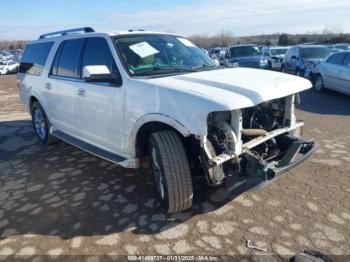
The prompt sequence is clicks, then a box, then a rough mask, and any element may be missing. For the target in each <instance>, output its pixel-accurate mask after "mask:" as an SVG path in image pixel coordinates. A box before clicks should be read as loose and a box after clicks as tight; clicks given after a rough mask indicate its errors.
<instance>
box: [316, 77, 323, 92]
mask: <svg viewBox="0 0 350 262" xmlns="http://www.w3.org/2000/svg"><path fill="white" fill-rule="evenodd" d="M314 87H315V90H316V91H317V92H322V91H323V90H324V82H323V77H322V76H321V75H320V74H317V75H316V78H315V84H314Z"/></svg>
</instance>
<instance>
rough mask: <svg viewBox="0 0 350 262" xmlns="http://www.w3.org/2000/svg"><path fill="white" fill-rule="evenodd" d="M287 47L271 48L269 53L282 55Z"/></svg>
mask: <svg viewBox="0 0 350 262" xmlns="http://www.w3.org/2000/svg"><path fill="white" fill-rule="evenodd" d="M287 50H288V48H278V49H271V55H284V54H285V53H286V52H287Z"/></svg>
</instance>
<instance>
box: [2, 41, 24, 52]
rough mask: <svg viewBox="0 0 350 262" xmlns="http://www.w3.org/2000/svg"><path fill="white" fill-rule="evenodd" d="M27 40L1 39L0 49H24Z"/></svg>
mask: <svg viewBox="0 0 350 262" xmlns="http://www.w3.org/2000/svg"><path fill="white" fill-rule="evenodd" d="M27 42H28V41H26V40H13V41H11V40H0V50H14V49H24V48H25V46H26V45H27Z"/></svg>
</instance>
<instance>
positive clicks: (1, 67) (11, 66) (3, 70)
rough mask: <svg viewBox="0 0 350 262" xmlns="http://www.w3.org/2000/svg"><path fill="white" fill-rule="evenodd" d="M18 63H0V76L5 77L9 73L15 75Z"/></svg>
mask: <svg viewBox="0 0 350 262" xmlns="http://www.w3.org/2000/svg"><path fill="white" fill-rule="evenodd" d="M18 67H19V63H17V62H15V61H12V60H10V61H0V75H6V74H10V73H17V71H18Z"/></svg>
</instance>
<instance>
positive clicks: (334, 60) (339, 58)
mask: <svg viewBox="0 0 350 262" xmlns="http://www.w3.org/2000/svg"><path fill="white" fill-rule="evenodd" d="M343 60H344V54H343V53H338V54H334V55H332V56H330V57H329V58H328V60H327V63H329V64H334V65H341V64H342V62H343Z"/></svg>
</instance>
